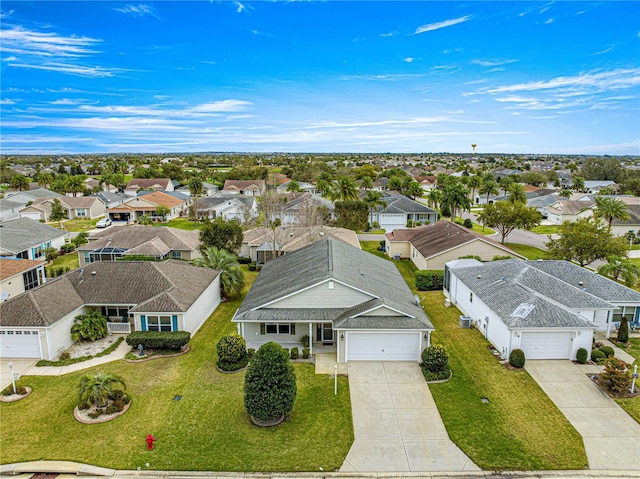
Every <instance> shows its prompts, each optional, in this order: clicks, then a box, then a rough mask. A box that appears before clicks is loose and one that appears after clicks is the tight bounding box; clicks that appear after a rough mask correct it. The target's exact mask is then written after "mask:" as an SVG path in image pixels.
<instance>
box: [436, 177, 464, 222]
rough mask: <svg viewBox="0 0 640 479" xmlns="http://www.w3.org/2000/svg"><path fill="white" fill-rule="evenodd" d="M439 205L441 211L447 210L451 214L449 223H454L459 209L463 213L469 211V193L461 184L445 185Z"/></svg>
mask: <svg viewBox="0 0 640 479" xmlns="http://www.w3.org/2000/svg"><path fill="white" fill-rule="evenodd" d="M440 205H441V206H442V208H443V209H448V210H449V211H450V212H451V221H455V219H456V213H457V211H458V209H459V208H460V209H462V210H463V211H465V210H469V209H471V200H470V199H469V191H468V190H467V189H466V188H465V187H464V185H463V184H462V183H453V184H450V185H447V186H446V187H445V189H444V191H443V194H442V201H441V203H440Z"/></svg>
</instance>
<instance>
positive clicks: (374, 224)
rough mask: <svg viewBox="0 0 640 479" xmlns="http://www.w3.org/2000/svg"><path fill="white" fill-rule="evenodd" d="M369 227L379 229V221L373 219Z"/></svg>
mask: <svg viewBox="0 0 640 479" xmlns="http://www.w3.org/2000/svg"><path fill="white" fill-rule="evenodd" d="M371 229H374V230H379V229H380V223H378V222H377V221H374V222H373V223H371Z"/></svg>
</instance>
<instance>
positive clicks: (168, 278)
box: [0, 260, 220, 359]
mask: <svg viewBox="0 0 640 479" xmlns="http://www.w3.org/2000/svg"><path fill="white" fill-rule="evenodd" d="M218 304H220V275H219V272H218V271H216V270H213V269H209V268H199V267H196V266H192V265H190V264H189V263H187V262H184V261H173V260H168V261H165V262H162V263H160V262H152V261H132V262H126V261H122V262H120V261H117V262H97V263H93V264H91V265H89V266H87V267H85V268H78V269H75V270H73V271H70V272H69V273H67V274H65V275H63V276H59V277H57V278H54V279H50V280H49V281H47V282H46V283H45V284H43V285H41V286H39V287H37V288H34V289H31V290H29V291H27V292H25V293H23V294H21V295H19V296H16V297H15V298H9V299H8V300H7V301H5V302H3V303H0V345H1V346H0V357H3V358H18V357H20V358H39V359H54V358H56V357H57V356H58V355H59V354H60V352H61V351H63V350H65V349H67V348H68V347H69V346H71V344H72V343H73V341H72V339H71V326H72V325H73V321H74V318H75V317H76V316H77V315H80V314H86V313H88V312H89V311H91V310H97V311H100V312H101V313H102V314H103V315H105V316H107V318H108V319H109V321H111V322H114V323H120V325H122V324H123V323H128V324H129V325H132V326H133V329H134V330H137V331H189V332H190V333H191V334H194V333H195V332H196V331H198V329H199V328H200V327H201V326H202V324H203V323H204V322H205V320H206V319H207V318H208V317H209V315H211V313H213V311H214V310H215V309H216V308H217V307H218Z"/></svg>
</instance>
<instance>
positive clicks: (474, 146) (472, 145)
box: [471, 143, 478, 155]
mask: <svg viewBox="0 0 640 479" xmlns="http://www.w3.org/2000/svg"><path fill="white" fill-rule="evenodd" d="M476 146H478V145H477V143H471V148H473V154H474V155H475V154H476Z"/></svg>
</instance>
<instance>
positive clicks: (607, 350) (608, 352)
mask: <svg viewBox="0 0 640 479" xmlns="http://www.w3.org/2000/svg"><path fill="white" fill-rule="evenodd" d="M600 351H602V352H603V353H604V355H605V357H607V358H610V357H611V356H613V355H614V354H615V351H614V350H613V348H612V347H611V346H602V347H601V348H600Z"/></svg>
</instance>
